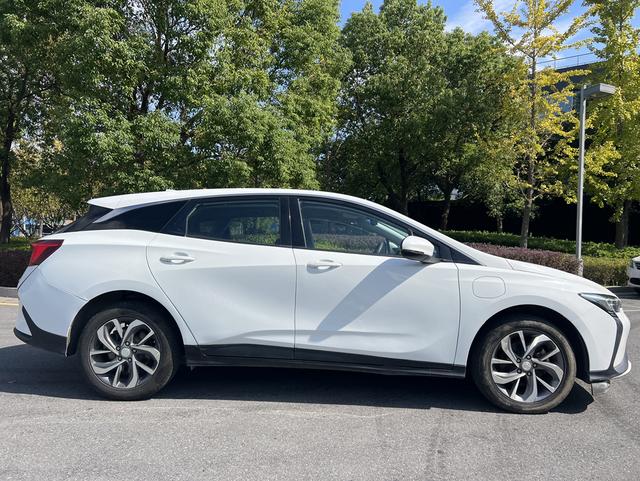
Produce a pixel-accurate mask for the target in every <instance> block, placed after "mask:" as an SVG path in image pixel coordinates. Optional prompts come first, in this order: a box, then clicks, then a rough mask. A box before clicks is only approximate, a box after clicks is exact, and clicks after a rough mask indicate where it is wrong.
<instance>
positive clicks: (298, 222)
mask: <svg viewBox="0 0 640 481" xmlns="http://www.w3.org/2000/svg"><path fill="white" fill-rule="evenodd" d="M302 201H308V202H320V203H326V204H333V205H335V206H337V207H345V208H347V209H353V210H356V211H363V212H365V213H368V214H370V215H374V216H376V217H379V218H381V219H382V220H385V221H387V222H390V223H391V224H397V225H398V226H400V227H402V228H403V229H404V230H406V231H408V232H409V235H417V236H418V237H422V238H424V239H427V240H428V241H429V242H431V243H432V244H433V245H435V246H437V248H438V250H439V253H440V257H439V258H438V260H439V261H441V262H451V261H452V251H453V250H452V249H451V248H450V247H449V246H448V245H446V244H444V243H443V242H441V241H439V240H437V239H434V238H433V237H431V236H430V235H429V234H427V233H425V232H423V231H420V230H417V229H415V228H414V227H412V226H410V225H408V224H407V223H405V222H403V221H401V220H399V219H396V218H395V217H393V216H390V215H388V214H386V213H384V212H380V211H378V210H376V209H372V208H370V207H367V206H364V205H360V204H356V203H353V202H348V201H344V200H340V199H331V198H326V197H315V196H292V201H291V202H290V205H291V219H292V222H291V228H292V239H293V247H294V248H296V249H304V250H310V251H318V252H335V253H336V254H351V255H361V256H374V257H387V258H393V259H398V258H401V259H404V257H402V256H401V255H388V254H366V253H362V252H345V251H332V250H325V249H316V248H312V247H308V246H307V242H306V237H305V233H304V227H303V222H302V207H301V205H300V202H302Z"/></svg>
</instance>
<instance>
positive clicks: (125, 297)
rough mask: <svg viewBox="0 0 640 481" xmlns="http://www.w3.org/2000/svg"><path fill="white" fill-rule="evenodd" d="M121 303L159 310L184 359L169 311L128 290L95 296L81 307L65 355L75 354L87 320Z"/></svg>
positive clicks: (181, 341) (178, 336)
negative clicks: (136, 303) (135, 302)
mask: <svg viewBox="0 0 640 481" xmlns="http://www.w3.org/2000/svg"><path fill="white" fill-rule="evenodd" d="M123 301H138V302H142V303H144V304H146V305H148V306H150V307H152V308H154V309H157V310H159V311H160V312H161V313H162V314H163V315H164V316H165V317H166V319H167V320H168V321H169V325H170V327H171V329H172V331H173V334H174V335H175V336H176V340H177V342H178V346H179V347H180V351H181V352H180V355H181V358H184V349H185V348H184V346H185V343H184V338H183V336H182V332H181V331H180V327H179V326H178V323H177V322H176V319H175V318H174V316H173V315H172V314H171V312H169V310H168V309H167V308H166V307H165V306H163V305H162V303H160V302H159V301H157V300H156V299H154V298H153V297H151V296H149V295H147V294H142V293H140V292H135V291H128V290H120V291H111V292H106V293H103V294H100V295H99V296H96V297H94V298H93V299H91V300H90V301H89V302H87V303H86V304H85V305H84V306H83V307H82V309H80V311H78V314H76V316H75V318H74V319H73V322H72V323H71V327H70V330H69V336H68V342H67V350H66V355H67V356H71V355H73V354H75V352H76V349H77V347H78V341H79V339H80V334H81V333H82V330H83V329H84V327H85V326H86V325H87V322H89V319H91V318H92V317H93V316H94V315H95V314H97V313H98V312H100V311H101V310H103V309H106V308H109V307H114V306H117V305H118V304H119V303H121V302H123Z"/></svg>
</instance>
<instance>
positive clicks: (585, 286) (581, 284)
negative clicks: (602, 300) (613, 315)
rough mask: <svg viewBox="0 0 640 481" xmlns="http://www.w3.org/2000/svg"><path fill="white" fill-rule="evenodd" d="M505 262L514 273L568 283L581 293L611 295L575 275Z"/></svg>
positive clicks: (604, 289)
mask: <svg viewBox="0 0 640 481" xmlns="http://www.w3.org/2000/svg"><path fill="white" fill-rule="evenodd" d="M507 262H508V263H509V264H510V265H511V268H512V269H513V270H514V271H520V272H528V273H531V274H537V275H540V276H545V277H550V278H553V279H556V280H564V281H568V282H569V283H571V286H572V287H575V288H576V290H579V291H581V292H592V293H601V294H610V295H611V294H612V293H611V291H609V290H608V289H606V288H604V287H602V286H601V285H600V284H597V283H595V282H593V281H590V280H588V279H585V278H584V277H580V276H577V275H575V274H570V273H568V272H565V271H561V270H558V269H553V268H551V267H546V266H541V265H538V264H531V263H529V262H522V261H515V260H512V259H507Z"/></svg>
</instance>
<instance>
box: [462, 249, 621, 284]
mask: <svg viewBox="0 0 640 481" xmlns="http://www.w3.org/2000/svg"><path fill="white" fill-rule="evenodd" d="M469 246H471V247H473V248H475V249H478V250H480V251H483V252H486V253H487V254H493V255H496V256H500V257H505V258H507V259H514V260H518V261H524V262H531V263H532V264H539V265H543V266H547V267H552V268H554V269H560V270H561V271H565V272H570V273H571V274H576V273H577V272H578V260H577V259H576V258H575V257H574V256H572V255H570V254H564V253H562V252H554V251H548V250H539V249H525V248H523V247H507V246H497V245H492V244H476V243H469ZM627 263H628V262H627V260H625V259H611V258H602V257H584V277H585V278H587V279H590V280H592V281H594V282H597V283H598V284H602V285H604V286H620V285H626V283H627Z"/></svg>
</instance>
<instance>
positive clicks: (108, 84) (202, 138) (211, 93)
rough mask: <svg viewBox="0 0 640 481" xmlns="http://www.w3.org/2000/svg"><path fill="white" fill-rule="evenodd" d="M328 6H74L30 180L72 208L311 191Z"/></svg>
mask: <svg viewBox="0 0 640 481" xmlns="http://www.w3.org/2000/svg"><path fill="white" fill-rule="evenodd" d="M337 19H338V0H331V1H326V0H262V1H259V2H255V1H249V0H235V1H226V0H189V1H187V0H165V1H149V0H140V1H135V2H134V1H125V0H120V1H116V2H109V3H107V4H106V6H96V5H95V4H93V3H92V4H90V5H87V6H86V8H85V10H84V11H83V14H82V15H81V16H79V17H76V20H75V21H76V22H77V24H78V32H80V33H79V34H78V35H76V36H75V37H74V38H73V48H72V49H69V50H68V52H67V53H68V57H69V64H70V65H73V66H75V71H74V72H73V75H71V74H70V75H67V76H66V77H65V80H66V81H67V82H66V84H65V87H66V91H65V92H64V95H61V96H59V97H58V98H57V99H56V100H57V103H56V106H55V109H53V110H52V112H51V115H50V116H48V118H47V121H46V122H45V123H44V124H43V134H42V139H41V146H42V150H43V152H44V157H45V162H44V164H45V165H46V166H47V171H46V175H44V176H40V177H41V178H42V181H43V182H48V183H49V185H51V188H52V189H54V190H56V191H58V192H60V194H61V196H62V197H63V200H64V201H65V202H67V203H68V204H69V205H71V206H78V205H79V204H80V203H81V202H82V201H83V200H86V199H87V198H89V197H92V196H96V195H104V194H117V193H125V192H134V191H140V190H158V189H166V188H173V187H181V188H182V187H207V186H208V187H213V186H215V187H224V186H264V187H268V186H282V187H286V186H290V187H312V188H313V187H316V186H317V181H316V178H315V165H314V157H315V154H316V150H315V149H317V147H318V146H319V145H320V144H321V143H322V142H323V140H324V139H325V138H327V137H328V136H329V134H330V132H331V129H332V127H333V122H334V118H335V112H336V103H335V99H336V96H337V91H338V88H339V78H340V77H341V75H342V71H343V68H344V67H343V65H344V63H345V62H346V60H347V57H346V56H345V54H344V51H343V50H342V49H341V48H340V46H339V45H338V43H337V42H338V38H339V29H338V27H337Z"/></svg>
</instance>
